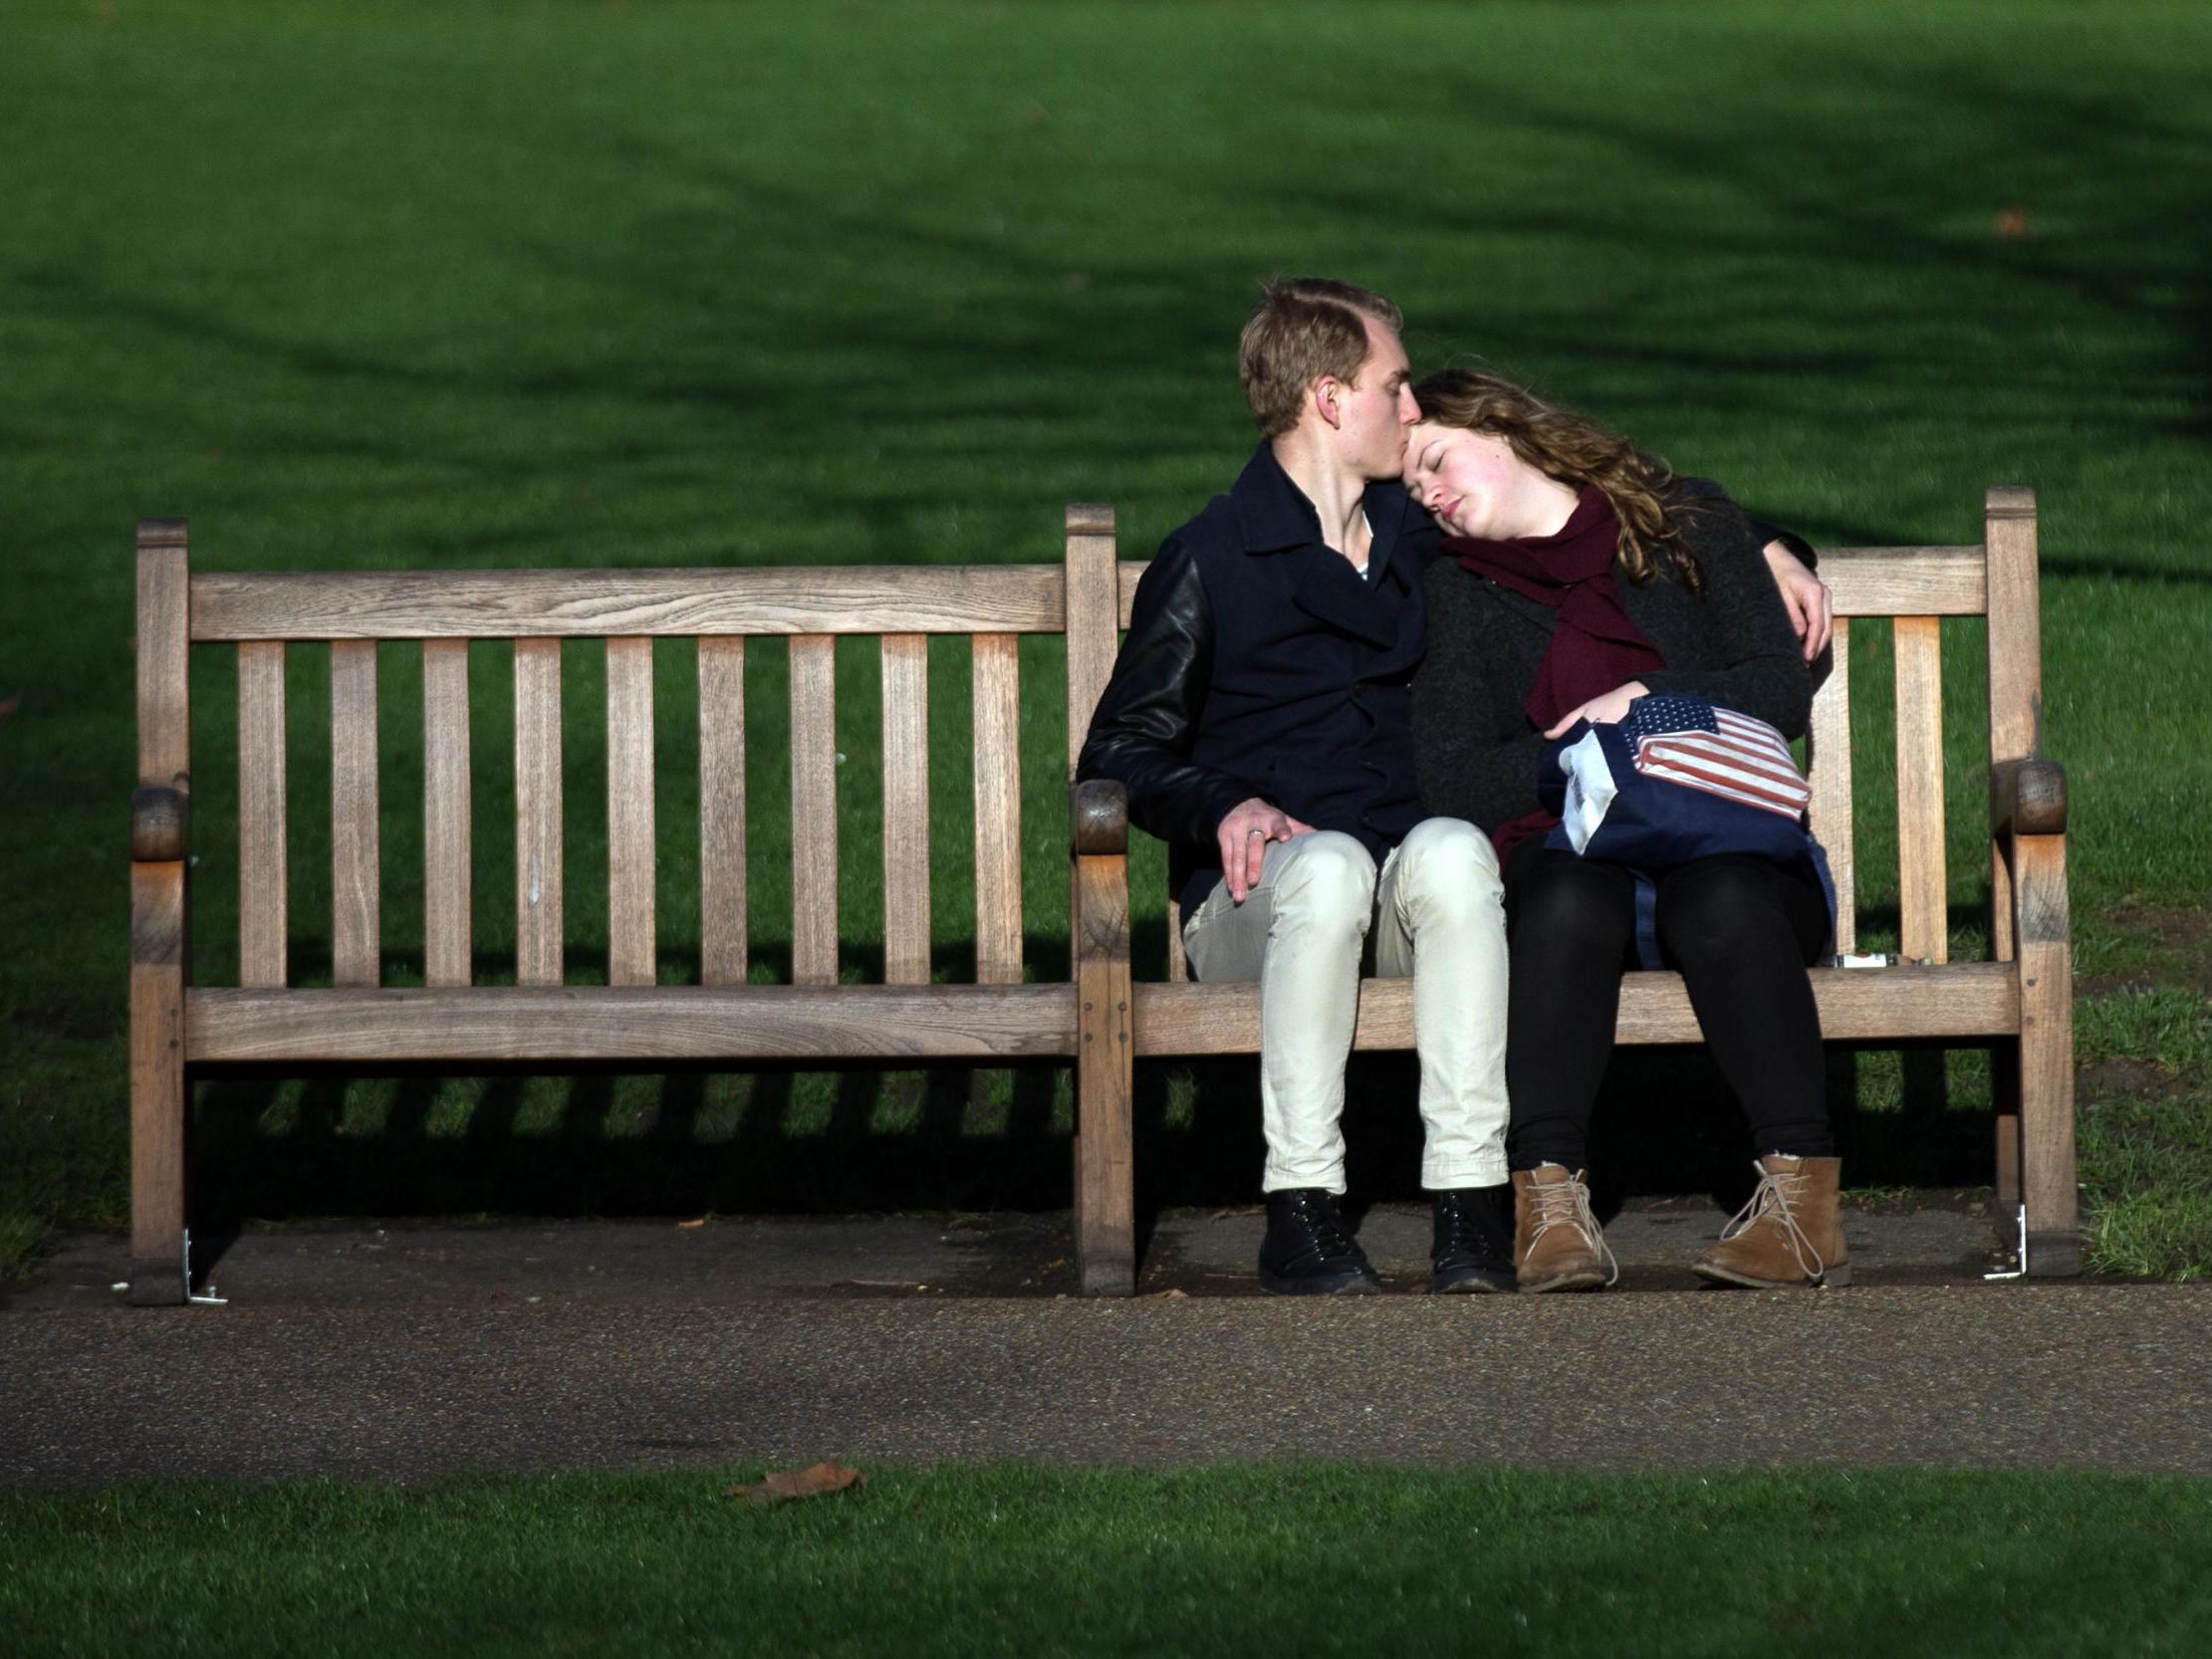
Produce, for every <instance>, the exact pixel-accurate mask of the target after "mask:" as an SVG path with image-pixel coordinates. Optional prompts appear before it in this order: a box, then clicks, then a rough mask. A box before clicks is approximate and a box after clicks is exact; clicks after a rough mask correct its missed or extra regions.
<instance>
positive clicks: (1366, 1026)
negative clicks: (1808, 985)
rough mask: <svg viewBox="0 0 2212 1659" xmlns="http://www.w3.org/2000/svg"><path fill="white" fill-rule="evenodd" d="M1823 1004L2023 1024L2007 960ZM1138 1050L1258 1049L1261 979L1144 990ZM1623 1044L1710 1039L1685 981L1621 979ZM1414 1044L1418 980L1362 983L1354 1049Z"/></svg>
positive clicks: (1919, 973)
mask: <svg viewBox="0 0 2212 1659" xmlns="http://www.w3.org/2000/svg"><path fill="white" fill-rule="evenodd" d="M1812 978H1813V995H1814V1000H1815V1001H1816V1002H1817V1003H1818V1004H1819V1005H1820V1010H1821V1034H1822V1036H1824V1037H1826V1038H1829V1039H1831V1040H1835V1041H1840V1042H1846V1043H1848V1042H1863V1041H1868V1040H1871V1039H1876V1038H1895V1039H1899V1040H1911V1039H1917V1038H1928V1037H1952V1038H1957V1037H1999V1036H2005V1035H2009V1034H2015V1033H2017V1032H2018V1031H2019V1030H2020V987H2019V982H2018V980H2017V978H2016V977H2015V976H2014V974H2013V973H2012V971H2011V969H2010V968H2008V967H2007V966H2006V965H2005V964H2004V963H2001V962H1969V963H1959V964H1954V965H1952V966H1949V967H1942V968H1909V967H1898V968H1865V969H1859V968H1816V969H1814V970H1813V971H1812ZM1134 990H1135V998H1136V1007H1135V1017H1136V1018H1135V1025H1136V1054H1137V1057H1138V1058H1139V1059H1143V1058H1145V1057H1147V1056H1153V1055H1220V1054H1251V1053H1254V1052H1256V1050H1257V1049H1258V1047H1259V1036H1260V993H1259V987H1258V986H1257V985H1256V984H1240V985H1196V984H1190V985H1167V984H1155V983H1142V984H1139V985H1137V986H1136V987H1135V988H1134ZM1615 1030H1616V1031H1617V1033H1618V1041H1620V1042H1622V1043H1630V1044H1637V1043H1697V1042H1702V1041H1703V1039H1702V1038H1701V1037H1700V1035H1699V1033H1698V1029H1697V1016H1696V1015H1695V1013H1693V1012H1692V1010H1691V1008H1690V999H1689V993H1688V992H1687V991H1685V990H1684V989H1683V986H1682V977H1681V975H1679V974H1671V973H1630V974H1625V975H1623V976H1622V978H1621V986H1620V1020H1619V1024H1618V1026H1617V1027H1616V1028H1615ZM1412 1046H1413V982H1412V981H1411V980H1409V979H1369V980H1362V981H1360V984H1359V1023H1358V1026H1357V1029H1356V1033H1355V1035H1354V1037H1353V1040H1352V1047H1353V1048H1355V1049H1360V1050H1377V1049H1383V1050H1398V1049H1410V1048H1411V1047H1412Z"/></svg>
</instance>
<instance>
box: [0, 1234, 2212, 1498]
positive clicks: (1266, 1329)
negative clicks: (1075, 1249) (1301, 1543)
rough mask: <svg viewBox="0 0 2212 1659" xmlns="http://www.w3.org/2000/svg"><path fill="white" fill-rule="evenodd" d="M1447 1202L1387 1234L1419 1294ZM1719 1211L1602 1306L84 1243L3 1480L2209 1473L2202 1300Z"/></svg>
mask: <svg viewBox="0 0 2212 1659" xmlns="http://www.w3.org/2000/svg"><path fill="white" fill-rule="evenodd" d="M1423 1219H1424V1218H1422V1217H1421V1216H1419V1215H1418V1214H1416V1213H1413V1212H1381V1211H1378V1212H1376V1213H1375V1214H1374V1215H1371V1216H1370V1217H1369V1218H1368V1220H1367V1223H1366V1225H1365V1227H1364V1229H1363V1237H1365V1238H1366V1239H1367V1242H1368V1246H1369V1249H1370V1252H1371V1253H1372V1254H1373V1255H1374V1256H1375V1257H1376V1259H1377V1261H1378V1264H1379V1265H1380V1266H1382V1267H1383V1269H1384V1270H1385V1275H1386V1278H1387V1279H1388V1280H1389V1282H1390V1283H1392V1284H1393V1286H1395V1287H1397V1288H1400V1289H1409V1288H1411V1287H1412V1286H1414V1285H1416V1284H1417V1283H1418V1272H1417V1270H1418V1267H1419V1260H1420V1252H1421V1250H1422V1248H1423V1246H1424V1245H1425V1241H1424V1240H1422V1239H1421V1238H1420V1228H1421V1223H1422V1221H1423ZM1717 1222H1718V1218H1717V1217H1709V1216H1706V1215H1704V1214H1702V1213H1696V1214H1691V1213H1680V1214H1677V1213H1671V1212H1667V1211H1664V1210H1654V1211H1649V1212H1631V1213H1630V1214H1628V1215H1625V1216H1623V1217H1622V1218H1621V1219H1620V1221H1619V1222H1618V1223H1616V1224H1615V1225H1614V1227H1613V1228H1612V1230H1611V1234H1610V1236H1611V1237H1612V1238H1613V1239H1614V1240H1615V1242H1616V1244H1617V1245H1618V1246H1619V1248H1620V1251H1621V1255H1622V1257H1623V1266H1624V1270H1625V1271H1624V1276H1623V1286H1624V1287H1625V1288H1624V1289H1622V1290H1618V1291H1614V1292H1611V1293H1608V1294H1606V1295H1602V1296H1591V1297H1550V1298H1511V1297H1479V1298H1448V1299H1447V1298H1431V1297H1427V1296H1424V1295H1412V1294H1401V1295H1389V1296H1383V1297H1378V1298H1366V1299H1359V1300H1356V1301H1335V1302H1320V1303H1291V1302H1279V1301H1272V1300H1268V1299H1264V1298H1259V1297H1255V1296H1251V1295H1248V1294H1228V1293H1236V1292H1239V1291H1249V1289H1250V1280H1249V1278H1248V1277H1246V1276H1247V1275H1248V1273H1249V1269H1248V1268H1247V1267H1245V1265H1244V1264H1245V1263H1246V1262H1247V1261H1248V1260H1249V1253H1250V1250H1251V1247H1252V1246H1253V1245H1254V1244H1255V1243H1256V1240H1257V1233H1258V1226H1259V1223H1258V1220H1257V1218H1256V1217H1254V1216H1251V1215H1249V1214H1243V1213H1238V1214H1222V1215H1216V1216H1210V1217H1208V1216H1200V1217H1180V1218H1169V1219H1167V1220H1165V1221H1163V1222H1162V1224H1161V1227H1160V1229H1159V1233H1158V1235H1157V1236H1156V1237H1155V1239H1154V1241H1153V1249H1152V1255H1151V1261H1152V1262H1153V1264H1154V1265H1153V1267H1152V1268H1151V1269H1150V1270H1149V1271H1148V1277H1147V1282H1146V1286H1145V1289H1147V1290H1149V1291H1152V1293H1153V1294H1151V1295H1148V1296H1140V1297H1138V1298H1136V1299H1134V1300H1129V1301H1119V1302H1086V1301H1083V1300H1081V1299H1077V1298H1068V1297H1063V1296H1060V1295H1058V1294H1056V1288H1058V1287H1061V1286H1064V1284H1065V1281H1066V1278H1067V1275H1068V1274H1069V1272H1070V1271H1071V1270H1070V1268H1069V1266H1068V1263H1067V1259H1066V1254H1065V1241H1066V1233H1065V1221H1064V1219H1060V1220H1056V1219H1054V1218H1039V1219H1031V1220H1022V1219H1018V1218H1017V1219H1012V1220H1004V1221H991V1222H974V1221H968V1222H962V1223H946V1222H943V1221H941V1220H940V1221H931V1220H928V1219H926V1218H906V1217H893V1218H884V1219H880V1220H874V1221H860V1222H768V1223H736V1222H712V1223H708V1224H706V1225H704V1226H695V1227H689V1228H682V1227H675V1226H671V1225H669V1224H666V1223H661V1224H650V1223H635V1224H620V1225H590V1224H582V1225H578V1224H571V1225H564V1226H550V1227H523V1228H499V1229H480V1230H459V1229H415V1230H406V1231H403V1230H400V1229H396V1228H394V1229H391V1230H388V1231H379V1230H377V1229H375V1228H373V1227H368V1228H352V1229H348V1230H344V1231H322V1232H313V1233H302V1232H272V1233H265V1234H254V1235H250V1236H249V1237H247V1238H246V1239H243V1240H240V1241H238V1242H237V1243H236V1244H234V1245H233V1246H232V1247H231V1249H230V1251H229V1252H228V1253H227V1254H226V1256H225V1258H224V1260H223V1262H222V1263H221V1264H220V1265H219V1266H218V1269H217V1272H216V1274H215V1278H216V1281H217V1283H218V1285H219V1286H220V1288H221V1290H222V1292H223V1294H224V1295H225V1296H226V1297H228V1298H229V1299H230V1301H229V1303H228V1304H227V1305H224V1306H219V1307H217V1306H195V1307H190V1308H180V1309H173V1310H147V1309H134V1308H129V1307H125V1306H122V1305H120V1301H121V1299H120V1298H118V1297H116V1296H115V1294H114V1293H113V1291H112V1290H110V1289H109V1286H110V1284H111V1283H112V1282H113V1280H115V1279H120V1278H121V1277H122V1275H121V1272H120V1263H121V1261H122V1255H123V1251H122V1246H121V1244H120V1242H119V1241H116V1240H113V1239H100V1238H79V1239H72V1240H68V1241H65V1242H64V1245H63V1247H62V1249H61V1250H60V1251H59V1252H58V1254H57V1255H56V1257H55V1258H54V1259H53V1260H52V1261H50V1263H49V1264H48V1266H47V1268H46V1269H45V1270H44V1271H43V1272H42V1275H41V1277H40V1279H39V1281H38V1282H37V1283H35V1284H34V1285H33V1286H32V1287H31V1288H30V1289H29V1290H28V1291H25V1292H21V1293H19V1294H17V1295H16V1296H15V1297H14V1298H13V1300H12V1301H11V1303H9V1304H8V1305H7V1306H6V1308H5V1309H0V1377H5V1378H6V1386H5V1388H4V1389H0V1483H5V1484H9V1485H25V1484H54V1483H71V1484H75V1483H87V1482H102V1481H109V1480H116V1479H123V1478H129V1477H135V1476H145V1475H155V1474H188V1475H219V1476H235V1477H248V1478H267V1477H284V1476H303V1475H332V1476H339V1477H344V1478H351V1479H375V1480H395V1481H421V1480H428V1479H434V1478H436V1477H438V1476H440V1475H444V1474H448V1473H451V1472H454V1471H459V1470H468V1469H480V1468H501V1469H518V1470H581V1469H593V1470H614V1469H636V1468H646V1467H720V1466H725V1465H732V1464H764V1463H765V1464H770V1465H778V1466H781V1465H786V1464H790V1463H794V1462H811V1461H813V1460H815V1459H817V1458H822V1457H842V1458H847V1459H855V1460H863V1461H864V1460H867V1459H895V1460H898V1461H902V1462H910V1463H911V1462H921V1463H926V1462H930V1461H934V1460H939V1459H969V1458H996V1457H1027V1458H1041V1459H1049V1460H1063V1461H1071V1462H1086V1463H1090V1462H1098V1463H1129V1464H1144V1465H1161V1464H1173V1463H1194V1462H1196V1463H1203V1462H1214V1461H1219V1460H1225V1459H1261V1458H1267V1459H1273V1458H1358V1459H1378V1460H1384V1461H1389V1462H1393V1463H1406V1464H1429V1465H1443V1464H1454V1465H1467V1464H1497V1463H1512V1464H1526V1465H1542V1466H1549V1467H1565V1468H1584V1469H1598V1470H1630V1469H1716V1468H1729V1467H1740V1466H1746V1465H1770V1464H1798V1465H1906V1464H1912V1465H1930V1466H1950V1467H1979V1468H2030V1467H2039V1468H2040V1467H2069V1468H2105V1469H2122V1470H2139V1471H2169V1472H2184V1473H2191V1474H2212V1383H2208V1381H2207V1375H2206V1372H2207V1362H2208V1360H2212V1288H2208V1287H2200V1286H2160V1285H2135V1284H2111V1283H2105V1284H2075V1285H2064V1284H2032V1285H2023V1284H2017V1283H2016V1284H1987V1283H1984V1282H1983V1281H1982V1280H1981V1278H1980V1275H1979V1271H1978V1270H1979V1268H1981V1267H1985V1266H1986V1265H1987V1263H1986V1261H1985V1260H1982V1259H1981V1253H1982V1247H1983V1245H1984V1244H1985V1243H1986V1240H1987V1236H1988V1235H1987V1231H1986V1226H1985V1225H1984V1224H1982V1223H1980V1222H1977V1221H1972V1220H1971V1219H1970V1218H1967V1217H1965V1216H1963V1215H1947V1214H1942V1213H1935V1214H1918V1215H1900V1216H1893V1217H1861V1218H1857V1219H1854V1222H1853V1232H1852V1237H1853V1241H1854V1242H1853V1253H1854V1260H1855V1262H1856V1264H1857V1266H1858V1267H1859V1270H1860V1273H1861V1277H1862V1281H1863V1282H1862V1283H1861V1285H1860V1286H1858V1287H1857V1288H1854V1289H1851V1290H1847V1291H1840V1292H1821V1293H1814V1294H1798V1295H1783V1294H1754V1293H1723V1292H1710V1291H1698V1290H1693V1289H1689V1288H1688V1287H1689V1285H1690V1284H1691V1283H1692V1281H1690V1279H1689V1277H1688V1275H1687V1274H1686V1273H1684V1272H1683V1271H1682V1267H1681V1264H1682V1263H1684V1262H1686V1261H1687V1260H1688V1257H1689V1255H1691V1254H1693V1253H1694V1248H1695V1244H1696V1242H1697V1240H1698V1239H1699V1238H1700V1237H1701V1236H1703V1235H1704V1234H1706V1233H1709V1232H1710V1231H1711V1230H1712V1229H1713V1227H1715V1226H1717ZM1025 1279H1026V1281H1027V1283H1026V1284H1024V1283H1023V1281H1024V1280H1025ZM1162 1281H1176V1283H1172V1284H1168V1285H1166V1287H1165V1289H1166V1291H1167V1293H1168V1294H1160V1286H1161V1282H1162ZM1178 1291H1179V1292H1181V1293H1182V1294H1180V1295H1176V1294H1173V1293H1175V1292H1178ZM1210 1293H1211V1294H1210Z"/></svg>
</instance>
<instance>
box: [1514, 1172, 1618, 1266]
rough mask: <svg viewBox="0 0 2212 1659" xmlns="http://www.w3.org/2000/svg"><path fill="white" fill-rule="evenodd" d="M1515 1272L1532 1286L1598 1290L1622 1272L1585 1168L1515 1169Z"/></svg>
mask: <svg viewBox="0 0 2212 1659" xmlns="http://www.w3.org/2000/svg"><path fill="white" fill-rule="evenodd" d="M1513 1273H1514V1279H1515V1281H1516V1282H1517V1283H1518V1284H1519V1286H1520V1288H1521V1289H1522V1290H1524V1291H1530V1292H1537V1291H1598V1290H1602V1289H1603V1288H1604V1287H1605V1286H1607V1285H1610V1284H1611V1283H1612V1282H1613V1281H1614V1280H1616V1279H1618V1278H1619V1277H1620V1269H1619V1266H1618V1265H1617V1264H1616V1263H1615V1262H1614V1261H1613V1258H1612V1252H1611V1251H1609V1250H1607V1249H1606V1248H1605V1235H1604V1232H1603V1231H1602V1230H1601V1229H1600V1228H1599V1227H1598V1218H1597V1217H1596V1216H1594V1215H1592V1214H1591V1213H1590V1188H1588V1187H1587V1186H1585V1185H1584V1184H1583V1172H1582V1171H1580V1170H1577V1171H1575V1172H1574V1173H1572V1174H1570V1173H1569V1172H1568V1170H1567V1167H1566V1166H1565V1165H1564V1164H1538V1165H1537V1166H1536V1168H1534V1169H1517V1170H1515V1171H1514V1172H1513Z"/></svg>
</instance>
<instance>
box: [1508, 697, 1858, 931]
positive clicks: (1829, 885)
mask: <svg viewBox="0 0 2212 1659" xmlns="http://www.w3.org/2000/svg"><path fill="white" fill-rule="evenodd" d="M1537 798H1538V799H1539V800H1540V801H1542V802H1543V804H1544V806H1545V808H1546V810H1548V811H1550V812H1552V813H1556V814H1557V815H1558V816H1559V819H1560V822H1559V824H1558V826H1557V827H1556V828H1554V829H1553V830H1551V831H1550V832H1549V833H1547V834H1546V836H1545V844H1546V845H1547V846H1552V847H1557V848H1560V849H1561V850H1563V851H1569V852H1575V853H1579V854H1581V855H1582V856H1584V857H1588V858H1603V859H1605V860H1607V861H1608V862H1611V863H1617V864H1625V865H1627V866H1628V867H1629V868H1630V869H1632V870H1634V871H1635V872H1636V875H1637V882H1636V910H1637V916H1636V945H1637V953H1638V955H1639V956H1640V957H1641V958H1642V960H1643V963H1644V966H1645V967H1648V968H1655V967H1657V966H1659V961H1658V944H1657V939H1656V936H1655V934H1654V932H1653V930H1652V928H1651V925H1650V912H1651V902H1652V896H1653V886H1652V882H1651V879H1650V877H1651V873H1652V872H1656V871H1663V870H1668V869H1672V868H1674V867H1675V866H1677V865H1679V864H1686V863H1688V862H1689V861H1690V860H1691V859H1693V858H1709V857H1713V856H1716V855H1718V854H1721V853H1749V854H1751V855H1753V856H1756V857H1762V858H1772V859H1774V860H1776V861H1777V862H1780V863H1789V862H1794V861H1795V860H1798V859H1801V858H1802V859H1805V860H1806V861H1807V862H1809V863H1810V864H1811V865H1812V867H1813V871H1814V873H1815V874H1816V875H1817V876H1818V878H1819V879H1820V883H1821V886H1822V889H1823V890H1824V891H1825V892H1826V893H1827V895H1828V901H1829V915H1830V918H1831V920H1832V921H1833V919H1834V917H1835V914H1836V889H1835V885H1834V883H1833V881H1832V880H1831V879H1830V876H1829V870H1828V859H1827V857H1826V855H1825V854H1824V853H1823V852H1822V851H1821V846H1820V843H1819V842H1818V841H1816V840H1814V838H1813V836H1812V834H1811V832H1810V831H1809V830H1807V828H1806V818H1805V814H1806V808H1807V807H1808V805H1809V804H1810V803H1811V800H1812V791H1811V789H1810V788H1809V787H1808V786H1807V784H1806V781H1805V775H1804V774H1803V773H1802V772H1800V771H1799V770H1798V766H1797V762H1796V761H1795V760H1793V759H1792V758H1791V755H1790V745H1789V743H1788V741H1787V740H1786V739H1785V738H1784V737H1783V736H1782V734H1781V733H1780V732H1778V731H1776V730H1775V729H1774V728H1773V727H1772V726H1769V725H1767V724H1766V723H1765V722H1764V721H1760V720H1754V719H1752V718H1751V717H1750V716H1749V715H1745V714H1738V713H1737V712H1736V711H1735V710H1733V709H1724V708H1718V707H1716V706H1715V705H1714V704H1713V703H1712V702H1711V701H1709V700H1708V699H1706V698H1704V697H1699V696H1694V695H1691V694H1689V693H1686V692H1657V693H1653V694H1651V695H1649V696H1645V697H1638V698H1637V699H1636V700H1635V701H1634V702H1633V703H1631V704H1629V705H1628V716H1627V718H1626V719H1625V720H1622V721H1621V722H1620V723H1619V724H1618V725H1614V726H1594V725H1592V724H1591V723H1590V722H1588V721H1577V722H1576V723H1575V725H1574V726H1572V727H1571V728H1569V730H1568V731H1567V732H1565V733H1564V734H1563V735H1561V736H1560V737H1558V738H1555V739H1554V740H1553V741H1552V743H1551V745H1550V746H1549V747H1548V748H1546V750H1545V752H1544V761H1543V765H1542V768H1541V770H1540V773H1539V782H1538V786H1537Z"/></svg>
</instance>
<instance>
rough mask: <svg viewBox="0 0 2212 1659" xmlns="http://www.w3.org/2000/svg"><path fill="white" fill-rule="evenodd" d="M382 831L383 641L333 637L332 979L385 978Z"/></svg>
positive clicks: (367, 981) (352, 982)
mask: <svg viewBox="0 0 2212 1659" xmlns="http://www.w3.org/2000/svg"><path fill="white" fill-rule="evenodd" d="M380 882H381V872H380V867H379V858H378V841H377V832H376V642H375V641H374V640H373V639H335V640H333V641H332V642H331V982H332V983H333V984H334V985H341V986H373V985H375V984H377V983H378V982H379V981H381V979H382V978H383V944H382V905H381V902H380V900H379V898H378V893H379V891H380Z"/></svg>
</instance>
